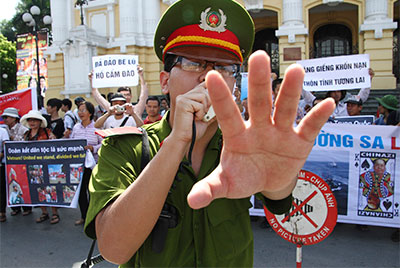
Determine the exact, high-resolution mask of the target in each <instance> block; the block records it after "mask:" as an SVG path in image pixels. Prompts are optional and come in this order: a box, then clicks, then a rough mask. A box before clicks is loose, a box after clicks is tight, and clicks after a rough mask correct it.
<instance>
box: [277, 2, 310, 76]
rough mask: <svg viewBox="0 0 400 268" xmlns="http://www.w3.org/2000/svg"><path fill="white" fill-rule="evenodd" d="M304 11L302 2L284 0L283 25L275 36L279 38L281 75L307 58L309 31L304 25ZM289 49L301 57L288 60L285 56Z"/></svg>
mask: <svg viewBox="0 0 400 268" xmlns="http://www.w3.org/2000/svg"><path fill="white" fill-rule="evenodd" d="M303 9H304V8H303V1H302V0H283V9H282V13H283V14H282V25H280V26H279V29H278V30H276V32H275V35H276V36H278V37H279V55H280V58H279V62H280V67H279V68H280V74H281V75H283V73H284V70H286V68H287V67H288V66H289V65H290V64H292V63H294V62H295V61H296V60H301V59H304V58H305V54H306V36H307V35H308V29H307V28H306V27H305V25H304V21H303ZM289 49H290V50H292V51H293V50H295V51H298V54H299V55H300V56H299V57H298V58H293V59H287V58H286V57H285V54H286V53H288V51H289Z"/></svg>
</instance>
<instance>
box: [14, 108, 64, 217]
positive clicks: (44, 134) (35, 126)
mask: <svg viewBox="0 0 400 268" xmlns="http://www.w3.org/2000/svg"><path fill="white" fill-rule="evenodd" d="M21 124H22V125H24V126H25V127H27V128H28V129H29V130H28V131H27V132H26V133H25V135H24V140H25V141H39V140H48V139H55V138H56V137H55V136H54V134H53V133H52V132H51V130H49V129H48V128H46V127H47V121H46V119H45V118H44V117H43V116H42V114H41V113H40V112H39V111H35V110H31V111H29V113H27V114H26V115H24V116H22V118H21ZM40 208H41V209H42V215H40V217H39V218H38V219H36V222H37V223H41V222H43V221H45V220H48V219H49V218H50V217H49V213H48V212H47V208H46V207H40ZM51 210H52V213H53V215H52V217H51V220H50V223H51V224H56V223H58V222H59V221H60V216H59V215H58V213H57V208H56V207H51Z"/></svg>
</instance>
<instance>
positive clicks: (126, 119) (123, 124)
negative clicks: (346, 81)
mask: <svg viewBox="0 0 400 268" xmlns="http://www.w3.org/2000/svg"><path fill="white" fill-rule="evenodd" d="M128 119H129V116H127V117H125V119H124V121H122V123H121V125H120V126H119V127H123V126H125V124H126V122H127V121H128Z"/></svg>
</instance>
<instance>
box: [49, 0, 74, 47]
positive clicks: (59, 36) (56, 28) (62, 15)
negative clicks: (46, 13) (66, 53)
mask: <svg viewBox="0 0 400 268" xmlns="http://www.w3.org/2000/svg"><path fill="white" fill-rule="evenodd" d="M68 8H70V7H69V6H68V1H58V0H51V1H50V10H51V18H52V20H53V22H52V23H51V27H52V33H53V44H55V45H59V44H61V43H62V42H64V41H65V40H66V39H67V38H68V30H69V29H68V15H67V14H68V13H67V12H66V10H68Z"/></svg>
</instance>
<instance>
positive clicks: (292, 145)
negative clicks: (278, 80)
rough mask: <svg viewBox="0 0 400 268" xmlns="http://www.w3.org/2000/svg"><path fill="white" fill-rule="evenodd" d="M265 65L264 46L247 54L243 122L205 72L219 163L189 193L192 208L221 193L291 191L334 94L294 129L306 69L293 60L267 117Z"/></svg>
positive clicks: (223, 88) (218, 82)
mask: <svg viewBox="0 0 400 268" xmlns="http://www.w3.org/2000/svg"><path fill="white" fill-rule="evenodd" d="M269 66H270V59H269V57H268V55H267V54H266V53H265V52H263V51H257V52H255V53H254V54H253V55H252V56H251V57H250V59H249V80H248V81H249V82H248V83H249V84H248V88H249V93H248V106H249V113H250V119H249V121H247V122H244V121H243V119H242V118H241V116H240V113H239V110H238V109H237V107H236V105H235V102H234V100H233V99H232V97H231V92H230V90H229V89H228V87H227V85H226V83H225V82H224V80H223V79H222V77H221V76H220V75H219V74H218V73H217V72H209V73H208V75H207V79H206V85H207V88H208V91H209V95H210V98H211V101H212V105H213V107H214V110H215V113H216V115H217V119H218V122H219V125H220V128H221V130H222V132H223V138H224V140H223V149H222V154H221V161H220V164H219V165H218V167H217V168H216V169H215V170H214V171H213V172H212V173H211V174H210V175H209V176H208V177H206V178H204V179H203V180H201V181H199V182H198V183H196V184H195V185H194V186H193V188H192V190H191V192H190V193H189V195H188V203H189V205H190V206H191V207H192V208H194V209H198V208H202V207H205V206H207V205H208V204H209V203H210V202H211V201H212V200H214V199H217V198H222V197H226V198H243V197H248V196H250V195H252V194H254V193H257V192H261V193H263V194H264V195H265V196H266V197H267V198H269V199H273V200H279V199H283V198H285V197H287V196H288V195H289V194H290V193H291V192H292V190H293V188H294V186H295V184H296V181H297V176H296V175H297V173H298V171H299V170H300V169H301V168H302V166H303V165H304V163H305V161H306V159H307V156H308V154H309V153H310V151H311V149H312V147H313V143H314V139H315V138H316V136H317V135H318V133H319V131H320V129H321V127H322V126H323V124H324V123H325V122H326V121H327V119H328V117H329V115H331V114H332V112H333V110H334V106H335V104H334V102H333V100H332V99H328V100H325V101H323V102H321V103H320V104H319V105H318V106H317V107H316V108H315V109H313V110H312V111H311V112H310V113H308V114H307V116H306V117H305V118H304V119H303V120H302V121H301V123H300V124H299V125H298V126H297V127H296V128H294V127H293V122H294V120H295V116H296V110H297V105H298V102H299V99H300V93H301V89H302V84H303V78H304V71H303V69H302V67H301V66H299V65H293V66H290V67H289V68H288V69H287V71H286V74H285V77H284V81H283V83H282V86H281V90H280V91H279V95H278V97H277V100H276V103H275V111H274V114H273V116H271V109H272V97H271V96H272V95H271V80H270V67H269Z"/></svg>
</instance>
